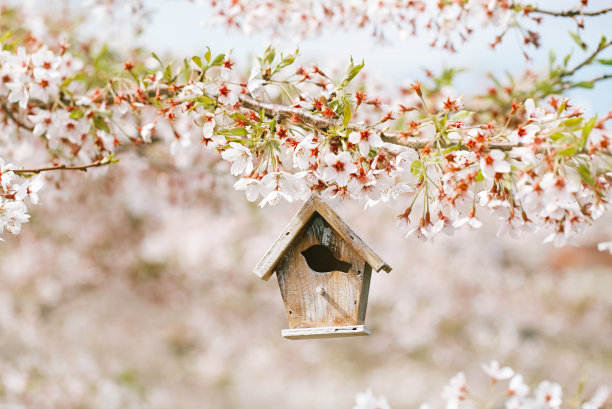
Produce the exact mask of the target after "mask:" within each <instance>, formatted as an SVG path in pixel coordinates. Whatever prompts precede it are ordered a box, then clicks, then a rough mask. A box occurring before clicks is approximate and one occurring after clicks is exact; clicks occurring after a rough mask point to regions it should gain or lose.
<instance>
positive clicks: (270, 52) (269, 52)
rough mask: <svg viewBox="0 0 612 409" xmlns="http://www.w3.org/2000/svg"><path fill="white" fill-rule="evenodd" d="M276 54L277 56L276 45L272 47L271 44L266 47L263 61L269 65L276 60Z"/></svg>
mask: <svg viewBox="0 0 612 409" xmlns="http://www.w3.org/2000/svg"><path fill="white" fill-rule="evenodd" d="M275 56H276V50H275V49H274V47H272V46H271V45H270V46H268V48H266V51H265V52H264V56H263V59H262V63H263V64H268V65H270V64H272V61H274V57H275ZM263 64H262V65H263Z"/></svg>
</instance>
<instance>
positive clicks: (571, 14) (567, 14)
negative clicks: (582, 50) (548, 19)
mask: <svg viewBox="0 0 612 409" xmlns="http://www.w3.org/2000/svg"><path fill="white" fill-rule="evenodd" d="M610 12H612V7H610V8H607V9H602V10H598V11H582V10H567V11H551V10H542V9H538V8H535V9H530V10H529V13H539V14H547V15H549V16H555V17H576V16H584V17H594V16H601V15H602V14H607V13H610Z"/></svg>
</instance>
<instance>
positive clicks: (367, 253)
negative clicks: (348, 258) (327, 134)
mask: <svg viewBox="0 0 612 409" xmlns="http://www.w3.org/2000/svg"><path fill="white" fill-rule="evenodd" d="M315 213H318V214H319V215H320V216H321V217H322V218H323V219H325V221H326V222H327V223H329V225H330V226H331V227H332V228H333V229H334V230H336V232H337V233H338V234H339V235H340V236H341V237H342V238H343V239H344V240H345V241H346V242H347V243H348V244H349V245H350V246H351V247H352V248H353V250H355V251H356V252H357V253H358V254H359V255H360V256H362V257H363V259H364V260H365V261H366V262H367V263H368V264H369V265H370V266H371V267H372V269H373V270H374V271H380V270H384V271H386V272H387V273H388V272H389V271H391V267H389V265H388V264H387V263H385V262H384V261H383V259H382V258H381V257H380V256H379V255H378V254H376V253H375V252H374V250H372V249H371V248H370V246H368V245H367V244H366V243H365V242H364V241H363V240H361V239H360V238H359V236H357V234H355V232H354V231H353V230H352V229H351V228H350V227H349V226H348V225H347V224H346V223H345V222H344V220H342V219H341V218H340V217H339V216H338V215H337V214H336V212H334V211H333V209H332V208H331V207H329V205H328V204H327V203H325V202H324V201H323V200H321V199H320V198H319V196H318V195H316V194H313V195H312V196H310V198H309V199H308V200H307V201H306V203H305V204H304V206H302V208H301V209H300V211H299V212H297V214H296V215H295V216H294V217H293V219H292V220H291V222H290V223H289V225H287V227H286V228H285V230H283V232H282V233H281V234H280V236H278V238H277V239H276V241H275V242H274V244H273V245H272V247H270V249H269V250H268V252H267V253H266V254H265V255H264V256H263V258H262V259H261V260H260V261H259V263H258V264H257V267H255V269H254V270H253V271H254V272H255V274H256V275H257V276H258V277H259V278H261V279H263V280H267V279H269V278H270V277H271V276H272V274H274V271H275V270H274V269H275V268H276V265H277V264H278V262H279V261H280V259H281V258H282V257H283V254H285V252H286V251H287V250H288V249H289V248H290V247H291V245H292V244H293V243H294V241H295V240H296V239H297V238H298V237H299V236H300V233H301V232H302V230H303V229H304V227H306V226H307V225H308V223H309V221H310V219H311V217H312V215H313V214H315Z"/></svg>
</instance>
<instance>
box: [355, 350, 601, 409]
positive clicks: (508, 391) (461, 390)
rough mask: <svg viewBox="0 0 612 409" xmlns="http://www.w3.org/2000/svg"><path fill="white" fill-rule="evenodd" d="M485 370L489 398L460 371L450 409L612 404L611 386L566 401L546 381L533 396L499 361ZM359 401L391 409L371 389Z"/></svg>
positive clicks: (449, 388)
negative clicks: (489, 385) (590, 395)
mask: <svg viewBox="0 0 612 409" xmlns="http://www.w3.org/2000/svg"><path fill="white" fill-rule="evenodd" d="M482 369H483V371H484V372H485V373H486V374H487V375H488V377H489V379H490V381H491V388H490V392H489V396H481V395H480V394H478V393H477V392H475V391H474V389H472V386H470V387H468V383H467V378H466V376H465V374H464V373H463V372H459V373H457V375H455V376H454V377H453V378H451V380H450V381H449V383H448V384H447V385H446V386H444V389H443V391H442V398H443V399H444V401H445V408H446V409H458V408H460V407H464V406H467V407H473V406H472V405H470V404H474V405H478V406H476V407H479V405H481V404H484V405H485V406H484V407H487V408H491V407H497V405H499V404H501V403H502V402H500V400H502V399H503V407H504V408H505V409H560V408H565V407H570V408H580V409H603V408H606V407H608V406H609V405H610V404H612V390H611V389H610V388H609V387H607V386H601V387H599V388H598V389H597V390H596V391H595V393H594V394H593V396H592V397H591V398H590V399H589V400H586V399H584V398H583V396H582V389H583V387H584V384H581V385H580V388H579V392H578V395H577V396H575V397H572V398H570V399H567V398H566V399H565V400H564V396H563V388H562V387H561V385H559V384H558V383H554V382H551V381H547V380H545V381H542V382H540V383H539V385H538V386H537V387H536V388H535V390H534V391H533V393H530V392H531V388H530V387H529V386H528V385H527V384H526V383H525V381H524V379H523V375H521V374H518V373H515V371H514V370H513V369H512V368H510V367H508V366H504V367H501V366H500V364H499V362H497V361H491V362H490V363H489V364H483V365H482ZM501 381H503V382H501ZM506 381H507V382H506ZM497 385H501V387H500V386H497ZM499 392H502V393H501V394H500V393H499ZM493 393H495V395H493ZM502 397H503V398H502ZM355 400H356V403H355V406H354V407H353V409H390V406H389V404H388V403H387V400H386V399H385V398H384V397H383V396H380V397H376V396H374V395H373V394H372V391H371V390H367V391H366V392H365V393H358V394H357V395H356V398H355ZM430 407H431V406H430V404H429V403H424V404H422V405H421V406H420V408H421V409H429V408H430Z"/></svg>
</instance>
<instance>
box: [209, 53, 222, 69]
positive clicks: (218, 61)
mask: <svg viewBox="0 0 612 409" xmlns="http://www.w3.org/2000/svg"><path fill="white" fill-rule="evenodd" d="M223 61H225V54H219V55H218V56H216V57H215V59H214V60H213V62H212V63H211V64H210V66H211V67H218V66H220V65H221V64H223Z"/></svg>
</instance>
